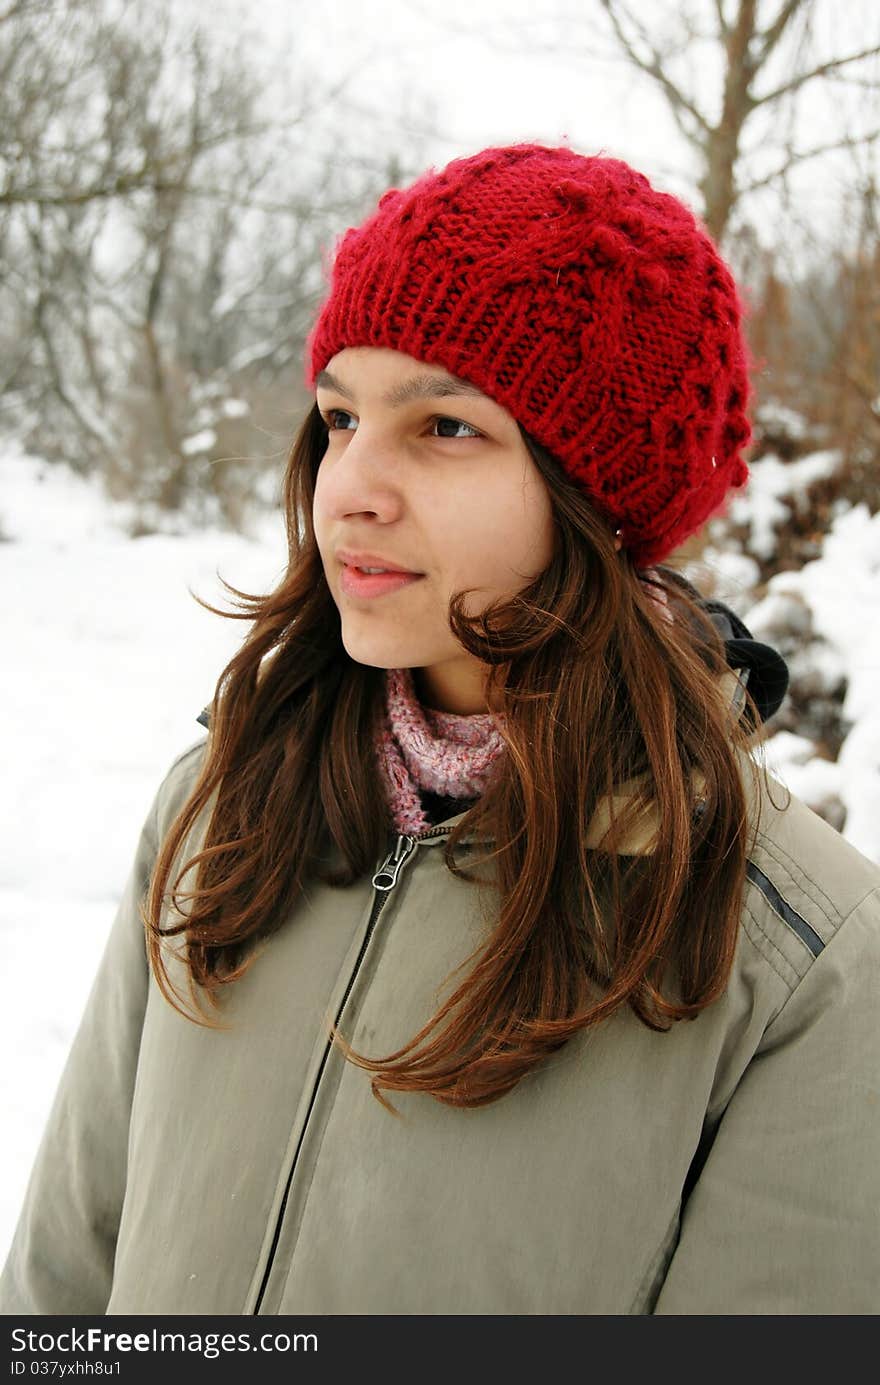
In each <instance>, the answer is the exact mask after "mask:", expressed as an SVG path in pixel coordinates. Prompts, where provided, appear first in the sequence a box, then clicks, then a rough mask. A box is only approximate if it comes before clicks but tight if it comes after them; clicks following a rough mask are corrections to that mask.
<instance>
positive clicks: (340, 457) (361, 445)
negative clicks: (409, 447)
mask: <svg viewBox="0 0 880 1385" xmlns="http://www.w3.org/2000/svg"><path fill="white" fill-rule="evenodd" d="M401 463H402V458H401V457H400V456H399V454H398V453H397V451H396V449H395V447H394V444H393V442H392V441H390V440H389V438H388V437H387V435H382V434H380V433H378V432H376V431H375V430H374V431H373V432H372V434H371V433H370V432H369V431H368V430H367V429H366V428H365V427H364V426H363V424H359V425H358V428H357V429H356V430H355V431H354V432H353V433H352V436H351V437H350V438H349V440H348V441H347V442H346V443H345V445H344V447H342V448H340V449H339V451H338V452H337V453H336V454H334V455H332V456H327V457H325V458H324V460H323V461H322V463H321V467H320V469H319V471H318V484H317V487H316V499H317V498H318V496H319V495H320V497H321V500H322V503H323V505H324V507H325V508H326V509H329V510H330V511H332V514H333V516H334V517H336V518H342V517H347V516H349V515H358V514H374V515H376V516H378V517H379V518H380V519H382V520H383V521H385V522H388V521H390V520H393V519H395V518H396V517H397V516H398V515H399V514H400V513H401V511H402V509H403V502H404V497H403V492H402V485H401V482H402V477H403V470H402V465H401Z"/></svg>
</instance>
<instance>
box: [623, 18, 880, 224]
mask: <svg viewBox="0 0 880 1385" xmlns="http://www.w3.org/2000/svg"><path fill="white" fill-rule="evenodd" d="M598 3H599V5H600V7H601V9H602V10H603V11H604V13H605V15H606V17H607V20H608V22H609V24H610V26H611V30H612V32H613V35H614V38H615V40H616V42H617V44H618V45H619V48H620V51H621V53H622V54H623V55H624V56H625V58H626V60H627V61H628V62H629V63H631V64H632V66H633V67H635V68H636V69H637V70H638V71H639V72H640V73H642V74H643V75H644V76H645V78H647V79H648V80H649V81H651V82H652V83H654V85H655V86H657V87H658V88H659V90H660V91H661V92H662V94H663V96H664V98H665V100H666V102H667V104H668V106H669V110H670V111H671V113H672V115H673V117H674V119H675V121H676V124H677V126H678V128H679V130H680V131H681V133H682V135H683V136H684V138H685V139H686V140H687V142H688V143H689V144H690V146H691V147H692V148H693V149H694V150H695V152H696V154H697V156H698V160H699V166H700V169H701V176H700V191H701V193H702V196H703V219H704V220H705V223H706V225H707V227H708V229H709V231H710V232H711V233H712V235H713V236H715V237H716V239H718V240H721V239H722V238H723V236H724V232H725V230H726V228H727V226H728V223H729V220H730V216H731V213H732V211H733V209H734V207H735V206H736V204H737V201H738V200H739V199H741V198H742V197H743V196H745V195H746V194H747V193H749V192H751V191H755V190H756V189H757V188H759V187H766V186H767V185H768V184H770V183H772V182H774V181H778V180H779V179H782V178H784V177H785V176H786V175H787V174H788V173H790V171H791V170H792V168H794V167H795V166H796V165H798V164H802V163H804V162H806V161H807V160H809V159H815V158H818V157H819V156H820V155H823V154H826V153H829V152H831V151H833V150H835V149H841V148H851V147H852V146H853V145H854V144H857V143H860V142H865V141H870V140H876V139H877V137H878V133H880V131H878V128H877V127H874V128H867V129H865V128H862V130H861V131H859V132H856V131H853V130H851V129H838V130H836V131H833V132H831V134H830V138H828V139H825V140H822V141H820V142H819V143H818V144H814V145H812V146H810V147H798V146H797V145H796V144H795V142H794V140H793V138H792V136H791V134H790V133H785V134H783V132H785V131H788V130H790V125H791V122H790V120H789V112H790V110H791V108H792V105H793V103H794V101H795V99H796V98H797V97H798V96H799V94H800V93H802V92H804V91H805V90H806V89H807V88H808V87H811V86H815V85H816V84H817V83H820V82H821V83H825V84H826V85H827V84H829V83H831V82H836V81H839V80H844V79H846V78H849V77H851V78H852V81H853V82H855V83H859V84H865V87H864V89H866V90H870V84H871V80H872V73H873V74H876V67H877V64H876V60H877V58H878V55H880V12H878V11H877V10H876V8H875V10H874V14H873V20H872V21H871V20H870V19H869V23H868V24H867V26H866V33H865V36H864V41H863V42H861V43H859V44H858V45H857V46H856V47H854V48H849V49H845V50H844V51H842V52H838V53H836V54H833V55H827V56H824V57H822V58H819V57H818V56H817V53H816V51H815V48H816V45H815V36H814V31H813V30H814V21H815V18H816V14H817V11H818V9H819V7H820V4H819V0H775V3H774V4H773V5H771V4H769V3H766V0H765V3H761V0H727V2H726V3H725V0H714V3H713V4H712V5H711V6H710V5H709V4H708V3H704V4H700V5H697V6H694V5H693V3H691V4H682V5H679V6H676V10H675V12H674V16H672V17H671V16H670V14H669V12H668V11H666V10H665V9H664V7H661V6H653V7H652V11H653V13H652V19H651V20H647V19H646V17H645V7H644V6H642V7H641V10H642V13H641V15H640V14H639V13H638V10H639V7H638V6H637V5H636V4H635V3H632V0H598ZM697 43H699V44H703V45H705V44H709V45H711V46H713V47H714V48H715V50H716V52H717V54H718V55H720V57H721V100H720V102H710V101H707V100H706V99H705V97H701V94H700V91H699V89H698V86H697V84H696V83H694V82H693V81H690V82H689V81H688V79H687V76H686V74H682V75H681V76H679V75H678V74H677V70H676V69H677V67H678V64H677V59H678V57H679V56H680V54H681V53H682V52H683V51H686V50H687V49H688V48H689V47H691V46H693V45H694V44H697ZM783 53H784V58H785V66H784V70H783V71H782V72H780V71H779V70H778V64H777V62H776V60H777V58H778V57H780V55H782V54H783ZM875 90H876V89H875ZM713 106H714V110H713ZM874 106H875V114H876V100H875V101H874ZM758 113H763V114H766V115H767V116H768V117H769V118H770V119H771V120H772V122H773V125H774V127H775V130H776V143H777V148H776V151H775V152H776V158H775V159H774V166H773V167H772V168H771V169H770V170H769V171H767V172H763V173H761V174H758V175H750V174H749V173H748V172H747V171H743V166H744V165H745V164H747V163H748V161H749V156H750V153H751V152H752V151H751V150H750V149H749V148H748V145H747V136H748V134H749V131H750V129H751V127H752V125H753V124H754V123H755V117H756V115H757V114H758Z"/></svg>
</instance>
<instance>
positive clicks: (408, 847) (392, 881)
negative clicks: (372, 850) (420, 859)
mask: <svg viewBox="0 0 880 1385" xmlns="http://www.w3.org/2000/svg"><path fill="white" fill-rule="evenodd" d="M415 849H416V841H415V837H407V836H399V837H398V838H397V843H396V845H395V847H394V850H393V851H389V853H388V855H387V856H386V857H385V860H384V861H383V862H382V864H381V866H380V867H379V869H378V870H377V871H376V874H375V875H374V876H373V880H372V885H373V889H374V890H393V889H394V886H395V885H396V884H397V880H398V877H399V875H400V872H401V871H402V870H403V867H404V866H405V865H406V863H407V861H408V860H409V858H410V856H412V854H413V852H414V851H415Z"/></svg>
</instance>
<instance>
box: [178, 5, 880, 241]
mask: <svg viewBox="0 0 880 1385" xmlns="http://www.w3.org/2000/svg"><path fill="white" fill-rule="evenodd" d="M191 2H192V3H193V4H195V6H196V9H197V11H198V12H200V13H201V12H203V11H204V8H205V6H206V4H207V0H191ZM780 3H781V0H759V16H760V18H761V22H762V25H764V26H766V24H767V23H768V22H769V21H770V20H771V19H772V18H773V17H774V16H775V14H776V13H777V11H778V9H779V5H780ZM630 8H631V10H632V11H634V12H635V13H636V15H637V16H638V17H639V19H640V20H642V21H643V22H644V23H645V25H646V27H647V26H650V27H651V28H652V30H654V31H656V30H657V29H658V28H659V29H660V30H661V32H662V25H663V24H664V23H667V22H668V23H671V24H672V25H675V23H676V22H677V17H678V16H679V14H680V13H681V12H682V11H689V12H690V13H692V14H693V15H694V16H695V17H696V19H697V20H699V19H701V18H702V19H703V20H704V21H706V20H707V19H708V18H711V16H712V15H713V14H714V9H715V5H714V0H676V3H671V0H630ZM726 8H727V10H728V11H730V10H731V8H732V5H731V0H727V4H726ZM224 12H225V15H226V18H225V19H224V17H223V15H224ZM211 13H212V16H213V22H215V23H217V24H218V25H219V26H221V27H228V28H229V29H230V31H231V30H233V29H234V28H235V27H237V26H238V25H239V24H242V23H244V24H246V25H247V26H248V27H249V28H250V29H251V31H252V33H254V34H255V36H261V37H265V36H266V34H267V33H271V35H272V42H273V45H277V49H278V51H280V52H282V53H283V54H285V55H286V54H287V53H289V55H290V72H291V73H293V72H294V71H296V72H299V71H305V72H306V73H307V74H311V73H314V74H315V76H316V78H317V79H319V80H323V81H329V80H337V79H338V78H339V77H340V76H341V75H342V74H343V73H346V72H347V73H351V74H352V77H351V81H350V83H349V84H348V85H347V87H346V92H345V95H344V98H343V103H344V108H345V110H346V111H348V112H349V114H350V115H351V116H352V117H353V118H355V119H356V116H357V112H358V111H361V112H382V111H385V112H387V113H388V116H389V129H388V136H387V139H388V147H389V148H391V147H392V144H393V141H394V137H395V134H396V133H397V132H399V130H400V127H401V124H402V123H403V122H402V121H401V119H400V113H401V111H403V110H405V111H407V112H409V113H410V115H411V117H412V119H413V121H414V123H416V124H419V125H421V124H423V123H425V122H427V123H432V112H433V124H434V125H435V126H436V134H435V135H434V136H433V137H432V138H430V139H429V141H428V146H427V147H428V149H429V154H428V158H427V160H426V163H427V162H433V163H436V164H437V165H442V164H444V163H446V162H447V161H448V160H449V159H451V158H454V157H456V156H458V155H460V154H464V153H468V152H473V151H476V150H478V149H481V148H483V147H485V146H487V145H489V144H495V143H511V142H514V141H517V140H536V141H540V142H547V143H558V142H562V141H563V140H565V139H568V140H569V141H570V142H571V144H572V145H573V146H574V147H575V148H576V149H578V150H580V151H581V152H583V153H597V152H604V153H608V154H613V155H616V156H618V157H622V158H625V159H627V160H628V161H629V162H631V163H633V164H635V165H636V166H637V167H639V168H641V169H642V170H643V171H644V172H645V173H647V174H648V176H649V177H651V178H652V179H653V180H654V181H656V182H657V183H658V185H659V186H661V187H664V188H665V189H667V190H669V191H671V192H675V193H677V194H679V195H680V196H684V197H685V198H687V199H688V200H690V201H691V203H692V205H695V207H696V209H697V210H699V196H698V193H697V191H696V173H697V162H696V158H695V156H694V154H693V151H692V150H691V149H690V148H689V147H688V145H687V144H686V142H685V141H684V139H683V137H682V135H681V133H680V132H679V130H678V128H677V126H676V124H675V121H674V120H673V118H672V116H671V114H670V112H669V109H668V107H667V105H666V102H665V100H664V99H663V98H662V96H661V95H660V94H659V92H658V91H657V89H656V87H655V86H654V84H653V83H652V82H651V81H650V79H648V78H647V77H644V76H643V75H640V74H636V73H634V72H633V70H632V68H631V67H629V66H628V65H627V64H626V63H625V62H622V61H621V60H620V58H619V56H614V54H615V53H616V49H615V45H614V43H613V41H611V40H609V38H608V37H607V36H606V35H607V29H606V27H605V25H604V22H603V19H602V11H601V8H600V5H599V0H554V2H553V3H544V4H540V3H536V0H482V3H479V4H475V3H474V0H443V3H442V4H440V3H438V2H437V0H374V2H373V3H371V4H368V5H367V4H363V3H362V0H327V3H324V4H321V5H315V4H313V3H311V0H309V3H304V0H262V3H261V4H260V5H259V6H254V5H253V4H252V0H212V3H211ZM813 15H814V20H813V23H814V32H815V52H816V54H817V55H818V56H819V57H820V58H821V59H826V58H828V57H831V56H840V55H842V54H844V53H851V52H855V51H858V50H860V49H863V48H865V47H867V46H868V45H869V44H870V43H880V4H878V0H847V3H846V4H841V3H838V0H814V5H813ZM667 17H668V18H667ZM542 45H543V46H542ZM586 45H590V46H591V47H593V48H594V49H597V50H599V51H600V52H601V51H604V52H605V53H606V54H608V55H609V56H607V57H606V58H605V59H604V60H602V59H601V58H596V59H594V58H591V57H588V56H585V52H584V49H585V46H586ZM792 63H793V55H792V53H791V51H790V49H789V50H788V51H786V49H785V48H784V47H781V48H780V50H779V54H778V61H777V62H776V64H775V65H774V66H773V67H772V68H771V69H770V70H769V71H768V78H769V84H770V85H772V86H776V85H778V84H779V83H780V82H781V81H783V80H785V79H787V78H789V77H790V76H791V75H792V72H793V67H792ZM718 71H719V65H718V51H717V45H705V44H700V43H693V44H691V45H689V47H688V48H687V50H686V51H685V52H684V53H683V54H682V56H681V58H680V60H679V62H678V66H677V68H676V72H677V74H678V75H679V79H680V80H681V81H682V82H686V83H687V82H690V83H695V84H696V88H697V89H698V90H699V91H700V92H701V95H702V99H703V106H704V108H705V109H708V110H709V111H710V112H711V113H712V114H714V111H713V109H712V108H713V106H715V107H717V105H718V103H719V102H720V89H719V83H718ZM861 71H862V72H863V73H865V75H867V76H869V77H870V79H871V81H872V84H873V85H872V86H870V87H865V86H862V87H861V88H854V89H853V88H848V87H847V88H844V87H842V86H841V85H839V84H836V85H835V86H834V87H833V88H831V87H828V86H826V87H824V88H820V87H817V86H816V85H815V84H813V85H811V86H809V87H808V88H806V89H805V90H804V91H803V92H802V94H801V96H800V97H799V102H798V107H797V110H796V116H795V121H796V125H795V134H796V143H797V145H798V146H799V147H800V148H807V147H815V146H816V145H819V144H823V143H826V142H828V141H829V140H830V139H831V138H832V137H833V136H834V134H835V132H836V131H837V130H838V129H839V127H840V121H841V120H842V119H843V118H844V116H846V119H847V121H848V123H849V125H850V128H856V129H866V128H877V127H878V125H880V63H878V62H877V61H876V60H874V61H873V65H872V67H871V69H870V71H867V70H866V69H864V68H863V69H861ZM763 89H764V90H766V86H765V87H764V88H763ZM420 111H421V112H424V116H423V117H421V118H420V116H419V112H420ZM364 130H365V136H364V137H365V140H366V139H371V141H372V142H373V143H375V141H376V135H375V127H374V126H372V125H370V124H368V123H365V126H364ZM782 133H783V132H782V131H781V130H780V129H779V125H778V119H777V118H774V119H773V120H771V119H770V118H769V117H766V116H765V114H764V113H763V112H761V113H760V114H759V116H757V117H756V119H755V121H754V123H753V124H751V125H750V126H749V127H748V136H749V144H750V145H751V146H752V147H753V148H754V150H755V155H754V157H755V159H756V161H757V162H756V165H755V166H756V167H757V168H758V169H759V170H760V172H761V173H762V174H763V173H765V172H767V171H768V170H769V168H771V167H773V166H775V162H776V159H775V149H776V147H777V146H778V139H779V137H780V135H781V134H782ZM849 157H850V156H844V155H835V156H832V157H830V158H829V157H825V158H823V159H821V160H818V161H811V162H809V163H807V164H805V165H803V167H802V170H801V172H800V173H799V174H798V175H797V178H796V181H795V184H794V186H795V188H796V191H797V196H798V204H799V206H800V207H801V208H802V209H803V212H804V215H805V216H806V218H807V220H808V221H811V222H812V223H813V225H814V227H815V229H816V231H817V233H821V232H823V231H825V230H829V231H830V229H831V228H830V225H829V223H830V222H831V221H832V220H834V219H836V217H837V216H838V215H839V214H840V210H841V186H842V182H843V181H845V180H846V178H847V177H848V176H849V173H850V168H851V166H850V163H849ZM753 208H754V217H755V220H756V221H757V222H758V223H759V227H760V229H761V234H762V238H763V239H765V241H772V240H773V239H774V238H775V230H776V228H778V226H779V225H780V224H781V221H780V211H779V204H778V202H777V200H776V197H775V196H773V195H769V196H768V195H766V194H762V195H761V200H760V201H756V202H755V203H753Z"/></svg>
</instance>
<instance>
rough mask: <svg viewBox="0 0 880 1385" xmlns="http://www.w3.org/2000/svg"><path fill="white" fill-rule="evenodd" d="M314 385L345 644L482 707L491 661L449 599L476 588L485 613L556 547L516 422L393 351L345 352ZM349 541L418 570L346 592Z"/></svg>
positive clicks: (430, 696) (436, 690) (326, 544)
mask: <svg viewBox="0 0 880 1385" xmlns="http://www.w3.org/2000/svg"><path fill="white" fill-rule="evenodd" d="M315 384H316V393H317V401H318V408H319V409H320V411H321V414H322V415H323V418H324V421H325V423H326V424H327V426H328V429H329V441H328V445H327V451H326V453H325V454H324V456H323V458H322V459H321V464H320V467H319V469H318V476H317V481H316V484H315V499H314V509H313V523H314V529H315V537H316V539H317V543H318V548H319V550H320V553H321V558H322V561H323V564H324V571H325V573H326V576H327V581H328V583H329V586H330V591H331V593H332V595H333V600H334V601H335V602H336V605H337V606H338V607H339V613H340V617H341V621H342V642H343V644H344V646H345V649H346V651H347V652H348V654H349V655H350V656H351V658H352V659H354V660H356V661H357V662H358V663H361V664H369V665H372V666H373V667H376V668H409V669H412V670H413V678H414V682H415V687H416V691H417V694H418V696H419V698H420V700H421V701H422V702H423V703H424V705H426V706H428V707H434V708H437V709H438V710H440V711H445V712H456V713H459V714H460V715H469V714H471V713H474V712H485V711H486V702H485V690H484V687H485V674H486V666H485V665H484V664H483V663H482V662H480V661H479V660H477V659H475V658H474V657H473V656H472V655H470V654H468V653H467V652H466V651H465V650H464V649H462V647H461V645H460V644H459V643H458V641H457V640H456V639H455V637H454V636H453V634H452V631H451V630H450V628H449V624H448V621H447V609H448V605H449V598H450V596H451V595H452V594H453V593H454V592H456V591H461V590H462V589H464V588H465V587H478V588H479V589H480V590H479V592H477V593H475V594H474V595H472V596H469V597H468V598H467V604H466V607H465V609H466V611H467V614H468V615H476V614H477V613H478V612H479V611H481V610H483V609H484V608H485V606H487V605H488V604H489V602H490V601H492V600H494V599H497V598H498V597H500V596H510V595H512V594H513V593H514V592H517V591H520V590H521V589H522V588H523V587H525V586H527V585H528V584H529V582H531V581H532V580H533V579H534V578H535V577H537V576H538V574H539V573H541V572H542V571H543V570H544V568H545V567H546V566H547V565H548V563H549V562H550V559H551V557H552V554H553V535H554V525H553V518H552V509H551V502H550V495H549V492H548V490H547V487H546V485H545V484H544V480H543V477H542V476H541V473H540V472H539V471H538V469H537V467H536V466H535V463H534V462H533V460H532V458H531V455H530V454H529V451H528V449H527V447H526V445H525V443H524V442H523V440H522V437H521V436H520V432H519V429H518V427H517V425H516V422H515V421H514V419H513V416H512V415H511V414H509V413H508V412H507V410H506V409H504V408H502V407H501V405H500V404H496V403H494V401H493V400H491V399H489V398H488V397H487V396H486V395H485V394H482V393H481V392H480V391H479V390H477V389H475V388H474V386H472V385H469V384H466V383H465V382H464V381H463V380H459V379H458V378H457V377H456V376H453V375H450V374H449V373H448V372H447V371H446V370H445V369H444V368H443V367H442V366H435V365H426V364H425V363H424V362H422V361H417V360H415V359H414V358H413V357H412V356H406V355H404V354H403V353H402V352H399V351H390V350H386V349H385V348H384V347H383V348H379V347H372V346H358V347H347V348H346V349H345V350H344V351H340V352H338V353H337V355H336V356H334V357H333V359H332V360H331V361H329V362H328V364H327V367H326V369H325V370H323V371H321V372H320V374H319V375H318V377H317V380H316V382H315ZM340 549H345V550H348V551H350V552H353V553H354V554H355V555H360V554H370V555H373V556H374V559H375V560H374V561H373V562H372V563H371V562H369V560H368V559H364V560H363V561H364V562H365V564H366V565H367V566H376V567H379V566H382V565H383V564H382V559H384V560H386V563H388V564H390V565H392V566H395V567H398V568H403V569H406V570H407V571H410V572H418V573H419V574H420V576H419V577H418V578H417V579H416V580H415V581H410V582H407V583H406V584H405V585H400V586H398V587H397V589H396V590H389V591H385V592H384V593H383V594H381V595H374V596H369V595H362V594H358V593H356V592H353V591H346V590H345V583H346V582H347V581H348V578H347V577H346V576H345V575H344V574H345V566H344V564H343V562H342V561H341V559H340V557H339V550H340ZM377 581H378V579H377ZM374 585H375V583H374ZM386 585H387V584H386Z"/></svg>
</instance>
